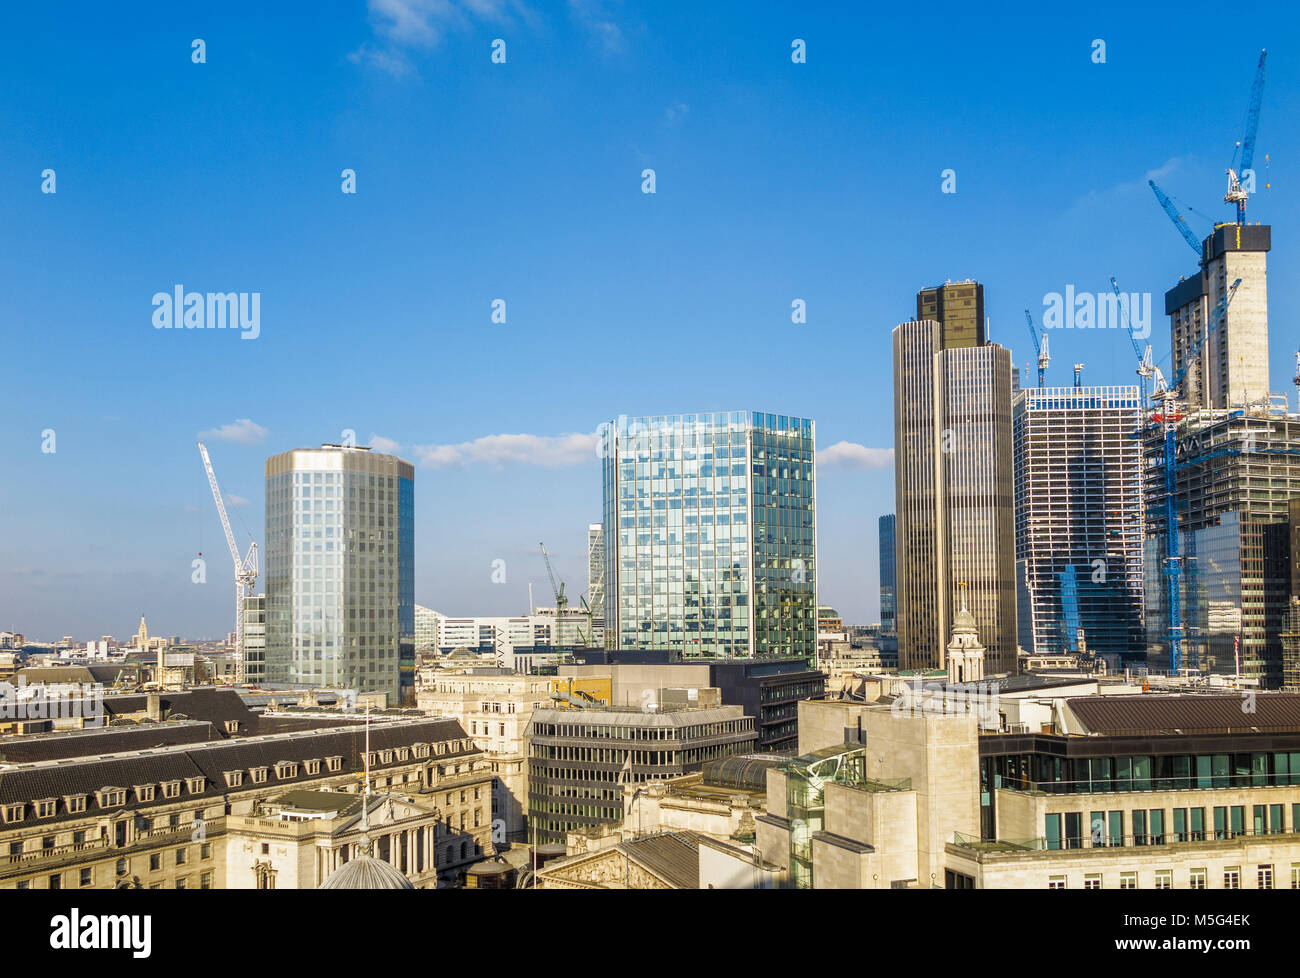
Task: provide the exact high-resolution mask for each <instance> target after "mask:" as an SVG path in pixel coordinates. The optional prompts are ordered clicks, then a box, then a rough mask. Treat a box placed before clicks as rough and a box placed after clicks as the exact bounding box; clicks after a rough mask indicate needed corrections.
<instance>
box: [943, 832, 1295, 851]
mask: <svg viewBox="0 0 1300 978" xmlns="http://www.w3.org/2000/svg"><path fill="white" fill-rule="evenodd" d="M1266 835H1268V836H1284V835H1285V836H1290V837H1292V838H1293V839H1294V838H1295V837H1296V836H1297V833H1295V832H1268V833H1264V832H1260V833H1252V832H1234V831H1232V830H1231V829H1222V830H1219V831H1214V830H1211V831H1207V832H1182V833H1179V832H1165V833H1164V834H1162V835H1156V834H1153V833H1147V834H1145V835H1123V836H1109V837H1107V838H1105V839H1102V840H1100V841H1094V840H1093V839H1092V838H1091V837H1084V838H1073V837H1070V838H1064V839H1052V840H1050V841H1049V840H1048V839H1047V838H1046V837H1045V836H1039V837H1037V838H1034V839H981V838H979V837H978V836H973V835H966V834H965V833H963V832H956V833H954V834H953V840H952V841H953V845H957V846H961V847H962V848H964V849H975V850H978V851H980V852H1026V851H1046V852H1074V851H1078V850H1083V849H1121V848H1131V847H1139V846H1142V847H1149V846H1172V845H1186V844H1204V843H1213V842H1231V841H1233V840H1234V839H1243V838H1263V837H1264V836H1266Z"/></svg>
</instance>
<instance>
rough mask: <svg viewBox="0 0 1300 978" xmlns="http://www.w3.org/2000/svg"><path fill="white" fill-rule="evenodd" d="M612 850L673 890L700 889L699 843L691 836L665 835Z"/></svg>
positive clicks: (619, 846)
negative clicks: (637, 864)
mask: <svg viewBox="0 0 1300 978" xmlns="http://www.w3.org/2000/svg"><path fill="white" fill-rule="evenodd" d="M614 848H616V849H618V850H619V851H620V852H622V853H624V854H625V855H626V856H627V857H628V858H629V859H631V860H633V861H634V862H637V863H640V864H641V865H642V866H644V867H645V868H646V869H647V870H649V871H650V872H652V873H654V874H655V875H656V876H658V877H660V878H661V879H663V880H665V881H667V882H668V884H669V885H671V886H672V887H673V888H674V889H677V890H698V889H699V888H700V843H699V840H698V839H697V838H696V836H695V833H693V832H666V833H664V834H663V835H651V836H646V837H645V838H642V839H635V840H633V841H632V842H621V843H619V844H618V845H617V846H615V847H614Z"/></svg>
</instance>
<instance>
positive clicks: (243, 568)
mask: <svg viewBox="0 0 1300 978" xmlns="http://www.w3.org/2000/svg"><path fill="white" fill-rule="evenodd" d="M199 454H200V455H202V456H203V468H204V471H206V472H207V473H208V485H209V486H211V487H212V499H213V501H214V502H215V503H216V504H217V515H219V516H220V517H221V529H222V530H224V531H225V534H226V546H228V547H229V548H230V559H231V560H233V561H234V562H235V681H236V682H241V683H242V682H243V681H244V598H245V597H247V596H248V595H249V594H252V593H253V588H254V587H255V586H256V585H257V577H258V570H257V541H256V540H253V541H251V542H250V543H249V545H248V554H247V555H246V556H245V557H243V558H242V559H241V558H240V556H239V546H238V545H237V544H236V543H235V534H234V533H233V532H231V529H230V518H229V517H227V516H226V504H225V501H224V500H223V499H222V498H221V487H220V486H219V485H217V474H216V473H215V472H213V471H212V459H211V458H209V457H208V449H207V447H206V446H205V445H204V444H203V442H199Z"/></svg>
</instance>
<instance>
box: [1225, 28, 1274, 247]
mask: <svg viewBox="0 0 1300 978" xmlns="http://www.w3.org/2000/svg"><path fill="white" fill-rule="evenodd" d="M1267 56H1268V52H1267V51H1260V52H1259V64H1258V65H1257V66H1256V67H1255V81H1254V84H1252V85H1251V86H1250V104H1249V107H1248V108H1247V109H1246V134H1245V135H1244V136H1242V138H1241V142H1239V143H1238V144H1237V147H1236V149H1234V150H1233V151H1232V162H1233V165H1232V166H1230V167H1228V192H1227V193H1226V194H1224V195H1223V202H1224V203H1225V204H1234V205H1236V208H1237V223H1238V224H1245V223H1246V202H1247V201H1248V200H1250V192H1249V191H1248V190H1246V188H1245V187H1243V186H1242V185H1241V177H1243V176H1246V174H1247V173H1248V172H1249V171H1250V169H1251V167H1252V166H1253V165H1254V162H1255V132H1256V130H1258V129H1259V108H1260V105H1261V103H1262V102H1263V99H1264V59H1265V58H1266V57H1267ZM1238 150H1240V151H1241V157H1240V159H1238V156H1237V151H1238ZM1247 182H1249V179H1248V181H1247Z"/></svg>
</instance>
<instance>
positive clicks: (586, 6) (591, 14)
mask: <svg viewBox="0 0 1300 978" xmlns="http://www.w3.org/2000/svg"><path fill="white" fill-rule="evenodd" d="M608 8H609V4H607V3H606V2H605V0H569V16H570V17H572V18H573V21H574V23H576V24H577V25H578V26H579V27H581V28H582V29H583V30H584V31H586V32H587V33H588V34H590V35H591V39H592V43H593V44H595V46H596V48H597V49H598V50H599V51H600V52H601V53H602V54H605V55H615V54H621V53H622V52H623V50H624V49H625V48H626V47H627V41H626V39H625V38H624V36H623V28H621V27H619V25H618V24H617V23H615V21H614V17H613V14H611V13H610V11H609V9H608Z"/></svg>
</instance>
